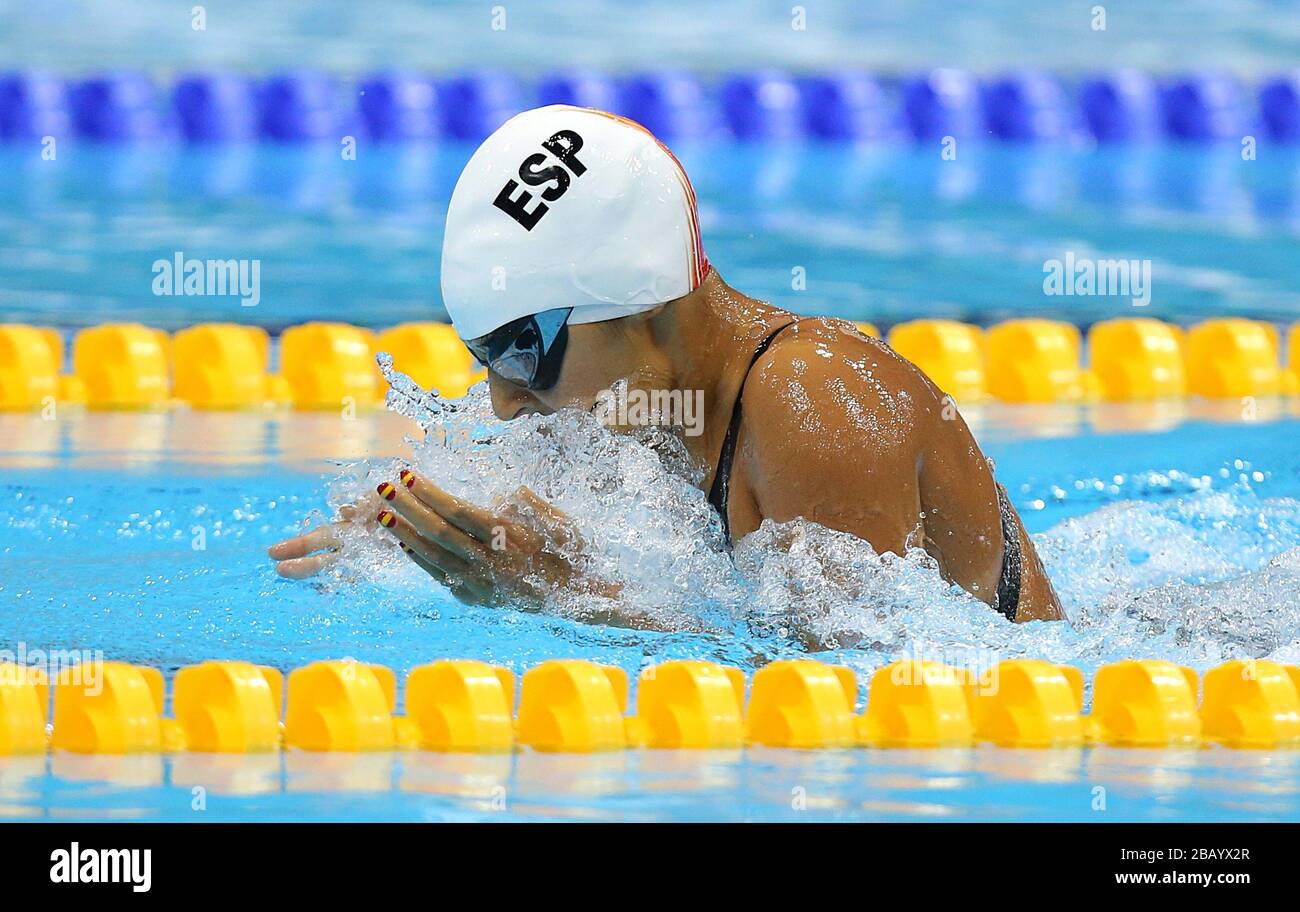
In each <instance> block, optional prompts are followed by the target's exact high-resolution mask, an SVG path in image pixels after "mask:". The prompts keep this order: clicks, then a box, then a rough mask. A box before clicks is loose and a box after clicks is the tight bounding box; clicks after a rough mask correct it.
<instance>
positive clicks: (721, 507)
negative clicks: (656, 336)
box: [709, 320, 1021, 621]
mask: <svg viewBox="0 0 1300 912" xmlns="http://www.w3.org/2000/svg"><path fill="white" fill-rule="evenodd" d="M796 322H797V321H795V320H791V321H790V322H789V323H785V324H783V325H781V326H778V327H777V328H776V329H774V330H773V331H772V332H771V333H769V334H768V335H767V338H765V339H764V340H763V341H762V342H761V343H760V344H759V346H758V348H756V349H755V350H754V357H752V358H751V359H750V360H749V367H748V368H746V370H745V376H744V377H743V378H742V379H741V381H740V390H739V392H737V393H736V404H735V405H734V406H733V407H732V409H731V424H729V425H728V426H727V436H726V437H724V438H723V440H722V452H721V453H719V454H718V470H717V471H716V472H715V473H714V475H713V487H712V488H710V489H709V503H711V504H713V508H714V509H715V510H717V511H718V516H719V517H721V519H722V535H723V538H724V539H726V542H727V544H728V545H730V544H731V521H730V519H729V518H728V516H727V507H728V502H729V498H730V492H731V463H732V461H733V460H734V459H735V458H736V436H737V434H738V433H739V432H740V400H741V397H742V396H743V395H744V392H745V381H746V380H748V379H749V372H750V371H752V370H753V369H754V365H755V364H757V363H758V359H759V358H761V357H763V354H764V353H765V352H766V351H767V350H768V348H770V347H771V345H772V343H773V342H774V341H775V340H776V337H777V336H778V335H780V334H781V332H782V331H784V330H785V329H786V328H788V327H790V326H793V325H794V324H795V323H796ZM994 484H995V486H996V488H997V491H998V513H999V514H1001V516H1002V574H1001V576H1000V577H999V578H998V591H997V596H996V597H995V599H994V602H993V608H994V610H996V611H998V612H999V613H1001V614H1003V615H1005V616H1006V618H1007V620H1009V621H1014V620H1015V619H1016V609H1017V607H1019V605H1020V569H1021V555H1020V536H1019V535H1018V534H1017V532H1016V523H1015V512H1014V511H1013V510H1012V509H1011V501H1010V500H1008V499H1007V492H1006V491H1005V490H1004V489H1003V487H1002V485H1000V484H997V483H996V482H995V483H994Z"/></svg>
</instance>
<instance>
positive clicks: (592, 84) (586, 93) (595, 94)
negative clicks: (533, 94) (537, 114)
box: [537, 70, 619, 111]
mask: <svg viewBox="0 0 1300 912" xmlns="http://www.w3.org/2000/svg"><path fill="white" fill-rule="evenodd" d="M537 103H538V104H539V105H552V104H567V105H577V106H578V107H581V108H599V109H600V110H602V111H616V110H617V109H618V106H619V104H618V86H617V85H616V84H615V82H614V80H613V79H610V78H609V77H608V76H606V75H605V74H604V73H599V72H596V71H595V70H571V71H567V72H563V73H551V74H549V75H547V76H543V77H542V78H541V79H540V80H539V81H538V83H537Z"/></svg>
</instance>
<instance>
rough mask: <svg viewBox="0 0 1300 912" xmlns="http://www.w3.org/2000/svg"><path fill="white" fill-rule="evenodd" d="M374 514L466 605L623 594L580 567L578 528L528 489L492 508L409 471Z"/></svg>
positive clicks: (382, 491) (385, 489)
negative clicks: (567, 594) (566, 594)
mask: <svg viewBox="0 0 1300 912" xmlns="http://www.w3.org/2000/svg"><path fill="white" fill-rule="evenodd" d="M378 493H379V495H380V497H383V498H384V499H385V500H386V501H388V503H387V504H385V505H384V509H383V510H382V511H381V512H380V513H379V514H378V515H377V516H376V520H377V521H378V522H379V524H380V525H382V526H384V527H385V528H386V529H387V530H388V531H389V532H391V533H392V534H393V535H394V536H395V537H396V538H397V540H398V543H399V544H400V545H401V548H402V551H403V552H404V553H405V554H406V556H407V557H409V558H410V559H411V560H412V561H414V562H415V563H416V565H417V566H419V567H420V568H421V569H423V570H424V571H425V572H426V573H428V574H429V575H430V576H432V577H433V578H434V579H436V580H437V581H438V582H440V583H442V584H443V585H445V586H446V587H447V588H448V589H450V590H451V591H452V594H453V595H455V596H456V597H457V598H458V599H460V600H461V601H463V602H469V603H471V604H479V605H501V604H511V605H514V606H516V607H531V608H540V607H541V606H542V605H543V603H544V602H545V600H546V597H547V596H548V595H551V594H553V593H554V592H555V591H556V590H569V591H573V592H582V593H590V594H594V595H598V596H603V597H606V598H610V599H613V598H616V597H617V595H618V592H619V588H618V587H617V586H615V585H613V584H609V583H604V582H601V581H599V580H595V579H593V578H591V577H590V576H589V575H588V574H587V573H586V572H585V571H584V569H583V568H582V566H581V564H582V555H583V554H584V551H585V549H584V546H583V542H582V538H581V536H579V534H578V532H577V529H576V528H575V527H574V525H573V522H572V521H571V520H570V519H569V518H568V517H567V516H565V515H564V513H563V512H562V511H560V510H558V509H556V508H555V507H553V506H551V505H550V504H549V503H547V502H546V501H545V500H543V499H542V498H540V497H538V496H537V495H536V494H534V493H533V492H532V491H530V490H529V489H528V488H526V487H521V488H519V490H518V491H516V492H515V493H514V495H513V496H511V497H510V498H508V499H506V500H505V501H503V502H502V503H500V504H498V505H496V506H495V507H493V508H491V509H489V508H486V507H480V506H478V505H476V504H472V503H469V502H468V501H465V500H462V499H460V498H459V497H456V496H454V495H452V494H448V493H447V492H446V491H444V490H442V489H441V488H439V487H438V486H437V485H435V484H433V483H432V482H431V481H429V480H428V479H426V478H421V477H420V476H418V475H416V474H415V473H414V472H411V471H410V470H405V471H403V472H402V473H401V477H400V478H399V480H398V481H396V482H394V483H388V482H385V483H384V484H381V485H380V486H379V489H378Z"/></svg>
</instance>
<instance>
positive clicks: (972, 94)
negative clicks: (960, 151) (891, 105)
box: [903, 69, 984, 142]
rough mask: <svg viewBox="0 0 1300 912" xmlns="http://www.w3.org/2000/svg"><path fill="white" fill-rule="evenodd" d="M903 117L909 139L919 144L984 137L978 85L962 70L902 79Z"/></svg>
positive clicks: (942, 70) (943, 71)
mask: <svg viewBox="0 0 1300 912" xmlns="http://www.w3.org/2000/svg"><path fill="white" fill-rule="evenodd" d="M903 114H904V117H905V118H906V121H907V125H908V128H909V129H910V130H911V132H912V136H914V137H915V138H916V139H918V140H920V141H922V142H927V141H933V140H940V139H943V138H944V137H945V136H951V137H953V138H954V139H977V138H979V137H980V136H982V135H983V134H984V124H983V117H982V113H981V110H980V98H979V84H978V83H977V82H976V81H975V78H974V77H973V76H971V75H970V74H969V73H966V72H963V71H961V70H951V69H940V70H932V71H930V72H929V73H923V74H921V75H918V76H913V77H911V78H910V79H907V80H905V81H904V82H903Z"/></svg>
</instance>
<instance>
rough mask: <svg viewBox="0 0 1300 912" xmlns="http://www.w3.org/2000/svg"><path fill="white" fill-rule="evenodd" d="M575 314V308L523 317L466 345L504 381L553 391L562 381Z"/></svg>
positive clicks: (529, 387) (481, 362)
mask: <svg viewBox="0 0 1300 912" xmlns="http://www.w3.org/2000/svg"><path fill="white" fill-rule="evenodd" d="M572 312H573V308H572V307H562V308H557V309H556V310H547V311H543V312H542V313H539V314H534V315H532V316H529V317H521V318H520V319H518V320H512V321H511V322H509V323H507V324H506V325H505V326H502V327H501V328H500V329H496V330H493V331H492V332H490V333H488V334H487V335H486V336H480V337H479V338H477V339H471V340H469V341H468V342H466V343H465V345H466V347H467V348H469V350H470V353H471V354H473V355H474V357H475V358H476V359H477V360H478V362H479V363H480V364H482V365H483V366H484V367H487V368H490V369H491V370H492V371H493V372H494V373H496V374H497V375H498V376H500V377H502V378H503V379H505V380H509V381H510V382H511V383H514V384H517V385H519V386H523V387H527V388H528V389H549V388H550V387H552V386H554V385H555V381H556V380H557V379H558V378H559V374H560V362H561V361H563V359H564V350H565V348H566V347H567V344H568V338H569V328H568V325H567V323H568V319H569V314H571V313H572Z"/></svg>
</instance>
